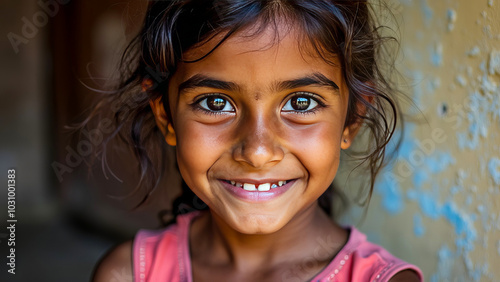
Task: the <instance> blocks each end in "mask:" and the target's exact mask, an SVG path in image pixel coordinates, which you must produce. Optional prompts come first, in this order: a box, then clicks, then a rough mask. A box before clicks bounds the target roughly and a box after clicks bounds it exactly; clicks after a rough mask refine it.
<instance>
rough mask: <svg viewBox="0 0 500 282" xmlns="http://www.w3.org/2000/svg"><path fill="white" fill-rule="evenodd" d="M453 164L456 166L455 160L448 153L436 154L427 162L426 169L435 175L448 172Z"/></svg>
mask: <svg viewBox="0 0 500 282" xmlns="http://www.w3.org/2000/svg"><path fill="white" fill-rule="evenodd" d="M452 164H455V159H454V158H453V157H452V156H451V154H450V153H448V152H436V153H434V154H433V155H432V156H429V157H428V158H427V159H426V160H425V166H426V169H428V170H429V171H430V172H431V173H433V174H437V173H440V172H442V171H444V170H446V169H447V168H448V167H449V166H450V165H452Z"/></svg>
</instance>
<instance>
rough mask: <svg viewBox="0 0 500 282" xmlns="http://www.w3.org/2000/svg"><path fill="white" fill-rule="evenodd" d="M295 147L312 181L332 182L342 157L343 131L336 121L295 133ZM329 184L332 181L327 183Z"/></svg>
mask: <svg viewBox="0 0 500 282" xmlns="http://www.w3.org/2000/svg"><path fill="white" fill-rule="evenodd" d="M294 135H295V138H293V139H291V140H293V141H292V142H293V146H292V147H293V148H295V154H296V155H297V156H298V158H299V161H300V162H301V163H302V164H303V165H304V167H305V169H307V171H308V173H309V177H310V180H312V181H316V180H317V181H322V182H323V181H325V182H329V181H330V182H331V181H333V178H334V177H335V174H336V172H337V168H338V165H339V158H340V141H339V140H340V139H341V135H342V132H341V131H340V130H339V126H338V125H337V124H336V123H329V122H322V123H320V124H316V125H314V126H311V127H309V128H306V129H302V130H300V133H298V134H297V133H296V134H294ZM327 184H328V185H329V184H330V183H327Z"/></svg>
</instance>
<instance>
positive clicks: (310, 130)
mask: <svg viewBox="0 0 500 282" xmlns="http://www.w3.org/2000/svg"><path fill="white" fill-rule="evenodd" d="M275 32H276V31H275V30H274V29H271V28H268V29H267V30H266V31H265V32H263V33H261V34H259V35H258V36H253V37H244V36H242V35H241V34H236V35H233V36H232V37H230V38H229V39H228V40H227V41H226V42H224V43H223V44H222V45H221V46H219V47H218V48H217V49H216V50H215V51H214V52H213V53H212V54H210V55H209V56H207V57H206V58H204V59H203V60H201V61H198V62H195V63H181V64H180V65H179V67H178V69H177V71H176V72H175V74H174V75H173V76H172V78H171V80H170V84H169V103H170V110H171V113H172V122H171V123H170V124H169V125H168V127H167V120H166V115H165V113H164V111H163V107H162V105H161V101H160V100H157V101H152V103H151V104H152V106H153V110H154V112H155V116H156V119H157V123H158V125H159V127H160V128H161V129H162V130H163V132H164V135H165V136H166V140H167V143H169V144H170V145H175V146H177V160H178V165H179V169H180V172H181V175H182V177H183V179H184V180H185V182H186V183H187V185H188V186H189V187H190V188H191V189H192V190H193V192H194V193H195V194H197V195H198V196H199V197H200V198H201V199H202V200H203V201H204V202H205V203H206V204H207V205H208V206H209V207H210V209H211V211H212V212H213V214H214V215H215V216H216V217H219V218H220V219H222V220H223V221H224V222H225V223H226V224H228V225H229V226H230V227H231V228H233V229H234V230H236V231H238V232H241V233H245V234H268V233H272V232H275V231H277V230H279V229H281V228H282V227H283V226H285V225H286V224H287V223H289V222H290V221H292V220H293V219H294V218H296V217H297V216H298V215H299V214H302V213H304V212H305V211H306V210H309V209H311V208H316V207H317V205H316V203H317V199H318V198H319V197H320V196H321V194H322V193H323V192H324V191H325V190H326V189H327V188H328V186H329V185H330V184H331V182H332V181H333V179H334V177H335V174H336V172H337V168H338V165H339V155H340V149H341V148H343V149H346V148H347V147H348V146H349V144H350V140H351V139H352V137H353V135H354V134H353V132H355V131H356V130H354V128H344V122H345V118H346V114H347V104H348V103H347V102H348V90H347V89H346V86H345V83H344V81H343V77H342V75H341V69H340V68H339V67H334V66H332V65H330V64H328V63H326V62H325V61H324V60H322V59H321V58H319V57H315V56H311V55H310V54H314V51H312V50H313V49H310V50H308V49H307V48H305V49H304V48H299V44H298V42H299V41H298V40H299V34H297V33H294V32H293V31H292V32H289V33H287V34H286V35H284V36H282V37H281V38H280V41H279V42H275ZM209 45H210V43H208V44H207V46H202V47H198V48H195V49H192V50H190V51H188V52H187V53H186V54H185V56H186V58H185V59H186V60H192V59H197V58H199V57H200V56H201V55H203V54H205V53H206V52H207V50H210V49H211V46H209ZM311 48H312V47H311ZM337 65H338V64H337ZM166 128H168V130H167V129H166ZM350 132H351V133H350ZM345 139H347V140H348V141H347V142H345V141H344V140H345ZM259 190H261V191H259Z"/></svg>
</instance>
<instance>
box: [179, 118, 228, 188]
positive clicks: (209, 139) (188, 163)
mask: <svg viewBox="0 0 500 282" xmlns="http://www.w3.org/2000/svg"><path fill="white" fill-rule="evenodd" d="M176 126H177V128H178V129H179V130H176V136H177V162H178V164H179V169H180V171H181V174H182V176H183V178H184V180H185V181H186V183H187V184H188V185H192V184H196V185H194V186H190V187H195V186H197V185H200V184H201V185H204V184H207V183H206V177H205V176H206V175H207V173H208V171H209V170H210V168H211V167H212V165H213V164H214V163H215V162H216V161H217V159H218V158H219V157H220V156H221V154H222V153H223V151H224V145H223V144H224V140H223V138H222V136H223V135H222V134H220V133H221V132H219V130H217V129H214V128H212V127H210V128H208V127H207V126H206V125H203V124H201V123H198V122H194V121H186V122H180V123H178V124H176ZM200 181H201V182H200Z"/></svg>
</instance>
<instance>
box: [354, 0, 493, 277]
mask: <svg viewBox="0 0 500 282" xmlns="http://www.w3.org/2000/svg"><path fill="white" fill-rule="evenodd" d="M388 2H389V6H391V7H392V8H393V11H394V13H395V14H396V17H397V18H398V19H399V20H400V21H401V23H400V24H399V28H400V29H401V30H400V33H401V43H402V46H401V47H402V48H401V51H402V56H401V59H400V60H399V61H398V67H399V69H400V71H401V72H402V73H403V74H404V76H406V77H407V78H408V80H407V84H408V85H409V87H408V92H407V93H408V95H409V96H410V97H411V98H412V99H413V101H414V103H415V104H414V105H410V104H409V103H406V104H404V103H403V107H404V109H405V111H406V113H408V114H410V115H411V117H412V118H413V120H415V121H416V122H411V123H410V122H407V124H406V129H407V130H406V132H405V136H404V142H403V146H402V148H401V150H400V152H399V154H398V157H397V160H396V162H394V164H393V165H391V166H390V167H389V168H388V169H386V170H385V171H384V172H383V173H382V175H381V176H380V178H379V179H378V183H377V185H376V190H375V194H374V197H373V199H372V202H371V205H370V208H369V210H368V215H367V217H366V219H365V221H364V222H363V223H362V224H360V229H361V230H363V231H364V232H366V233H367V234H368V235H369V238H370V239H371V240H372V241H375V242H377V243H380V244H382V245H384V246H386V247H387V248H388V249H389V250H390V251H391V252H393V253H394V254H396V255H398V256H400V257H402V258H404V259H406V260H408V261H410V262H412V263H415V264H417V265H419V266H420V267H421V268H422V270H423V271H424V272H425V275H426V280H428V281H499V280H500V267H499V266H500V86H499V85H500V1H498V0H490V1H488V0H479V1H469V0H456V1H451V0H440V1H430V0H391V1H388ZM350 217H352V218H359V210H354V211H351V213H350Z"/></svg>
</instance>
